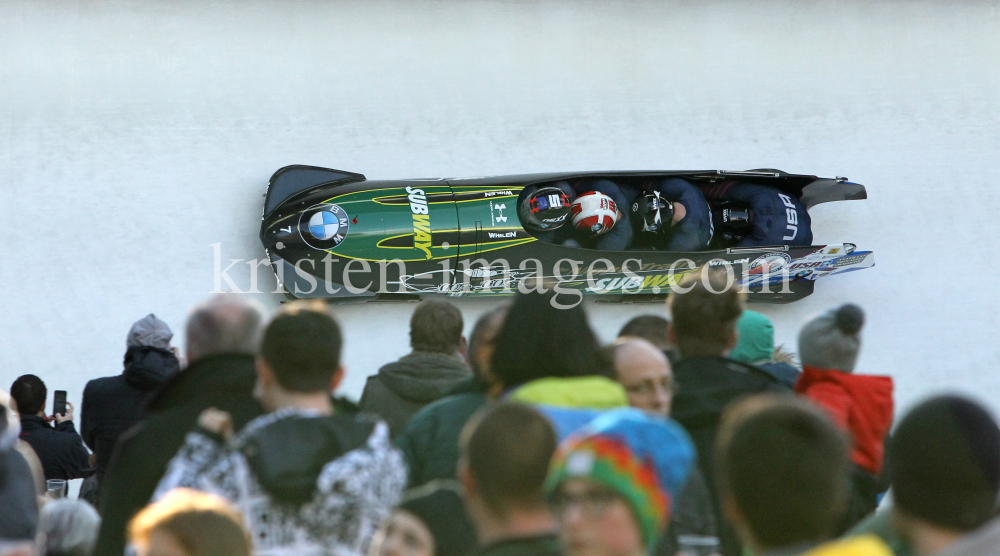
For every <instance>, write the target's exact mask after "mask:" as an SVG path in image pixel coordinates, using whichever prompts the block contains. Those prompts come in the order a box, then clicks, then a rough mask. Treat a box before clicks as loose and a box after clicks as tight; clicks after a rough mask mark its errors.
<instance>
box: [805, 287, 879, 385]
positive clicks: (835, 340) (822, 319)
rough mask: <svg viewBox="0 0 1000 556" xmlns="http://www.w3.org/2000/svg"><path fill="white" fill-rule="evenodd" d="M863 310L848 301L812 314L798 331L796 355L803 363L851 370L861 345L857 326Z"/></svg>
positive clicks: (837, 369) (847, 371)
mask: <svg viewBox="0 0 1000 556" xmlns="http://www.w3.org/2000/svg"><path fill="white" fill-rule="evenodd" d="M864 323H865V313H864V311H862V310H861V307H858V306H857V305H854V304H852V303H847V304H845V305H841V306H840V307H838V308H837V309H834V310H832V311H827V312H826V313H824V314H822V315H820V316H818V317H816V318H814V319H813V320H811V321H809V322H808V323H806V325H805V326H803V327H802V330H801V331H800V332H799V358H800V359H801V360H802V366H803V367H806V366H808V367H814V368H817V369H824V370H835V371H841V372H844V373H850V372H853V371H854V364H855V363H856V362H857V361H858V350H860V349H861V336H860V335H859V332H861V327H862V326H863V325H864Z"/></svg>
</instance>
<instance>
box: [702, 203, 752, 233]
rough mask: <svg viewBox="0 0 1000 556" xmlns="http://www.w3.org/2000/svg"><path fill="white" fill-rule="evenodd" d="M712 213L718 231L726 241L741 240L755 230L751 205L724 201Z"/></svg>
mask: <svg viewBox="0 0 1000 556" xmlns="http://www.w3.org/2000/svg"><path fill="white" fill-rule="evenodd" d="M712 213H713V214H712V220H713V221H714V224H715V230H716V233H719V234H720V235H721V236H722V238H723V239H725V240H726V241H739V240H741V239H743V238H744V237H746V236H748V235H749V234H750V232H751V231H752V230H753V211H751V210H750V207H747V206H745V205H740V204H737V203H732V202H723V203H720V204H719V205H717V206H716V207H715V210H713V211H712Z"/></svg>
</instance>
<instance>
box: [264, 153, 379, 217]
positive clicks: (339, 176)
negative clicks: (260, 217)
mask: <svg viewBox="0 0 1000 556" xmlns="http://www.w3.org/2000/svg"><path fill="white" fill-rule="evenodd" d="M365 179H366V178H365V176H364V175H363V174H355V173H354V172H345V171H343V170H331V169H329V168H320V167H318V166H301V165H295V166H285V167H284V168H281V169H280V170H278V171H277V172H275V173H274V175H272V176H271V181H270V182H268V186H267V200H266V201H265V202H264V217H267V215H268V214H271V212H273V211H274V209H276V208H278V205H280V204H281V203H282V202H284V201H285V200H286V199H288V198H290V197H292V196H293V195H295V194H296V193H301V192H302V191H306V190H308V189H312V188H314V187H316V186H319V185H334V184H337V183H354V182H359V181H365Z"/></svg>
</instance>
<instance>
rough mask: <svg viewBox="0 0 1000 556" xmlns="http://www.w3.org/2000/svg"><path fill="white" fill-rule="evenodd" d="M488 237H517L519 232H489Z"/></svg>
mask: <svg viewBox="0 0 1000 556" xmlns="http://www.w3.org/2000/svg"><path fill="white" fill-rule="evenodd" d="M486 237H488V238H490V239H507V238H515V237H517V232H507V233H503V234H498V233H496V232H487V233H486Z"/></svg>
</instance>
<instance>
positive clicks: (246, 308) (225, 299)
mask: <svg viewBox="0 0 1000 556" xmlns="http://www.w3.org/2000/svg"><path fill="white" fill-rule="evenodd" d="M261 321H262V317H261V312H260V310H259V309H258V308H257V307H256V306H255V305H254V304H252V303H250V302H249V301H246V300H245V299H242V298H240V297H238V296H235V295H233V294H219V295H216V296H214V297H212V298H211V299H209V300H208V301H206V302H204V303H202V304H201V305H197V306H196V307H195V308H194V309H193V310H192V311H191V316H190V317H188V322H187V360H188V363H189V364H190V363H194V362H195V361H197V360H199V359H203V358H205V357H207V356H209V355H215V354H219V353H234V354H243V355H254V354H255V353H256V352H257V342H258V341H259V339H260V326H261Z"/></svg>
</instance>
